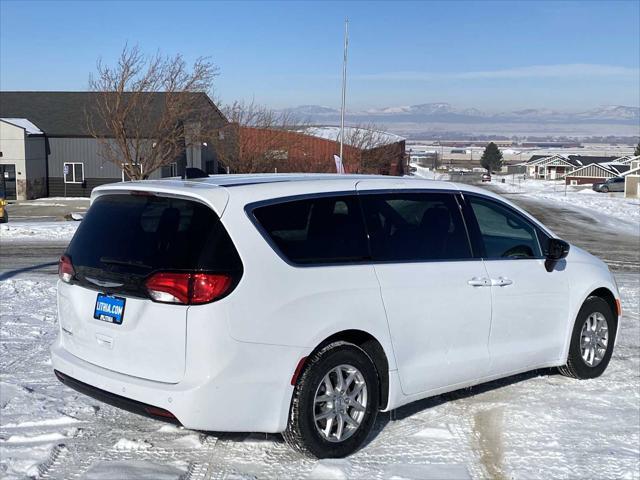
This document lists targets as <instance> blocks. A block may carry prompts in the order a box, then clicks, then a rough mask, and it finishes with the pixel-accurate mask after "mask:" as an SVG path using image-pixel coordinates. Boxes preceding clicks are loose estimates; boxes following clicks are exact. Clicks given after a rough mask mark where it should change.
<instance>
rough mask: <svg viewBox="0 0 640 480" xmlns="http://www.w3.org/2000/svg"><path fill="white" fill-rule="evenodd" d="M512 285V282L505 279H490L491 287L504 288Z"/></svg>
mask: <svg viewBox="0 0 640 480" xmlns="http://www.w3.org/2000/svg"><path fill="white" fill-rule="evenodd" d="M512 284H513V280H510V279H508V278H506V277H498V278H497V279H495V278H492V279H491V285H493V286H496V287H506V286H507V285H512Z"/></svg>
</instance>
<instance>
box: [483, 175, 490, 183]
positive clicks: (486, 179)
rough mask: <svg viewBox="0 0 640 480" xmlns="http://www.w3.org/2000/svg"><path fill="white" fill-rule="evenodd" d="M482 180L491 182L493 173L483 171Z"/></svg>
mask: <svg viewBox="0 0 640 480" xmlns="http://www.w3.org/2000/svg"><path fill="white" fill-rule="evenodd" d="M482 181H483V182H490V181H491V175H490V174H488V173H483V174H482Z"/></svg>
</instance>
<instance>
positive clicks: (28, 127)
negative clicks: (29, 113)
mask: <svg viewBox="0 0 640 480" xmlns="http://www.w3.org/2000/svg"><path fill="white" fill-rule="evenodd" d="M0 120H2V121H3V122H7V123H10V124H11V125H14V126H16V127H20V128H24V130H25V131H26V132H27V135H43V134H44V132H43V131H42V130H40V129H39V128H38V127H36V126H35V125H34V124H33V123H31V122H30V121H29V120H27V119H26V118H0Z"/></svg>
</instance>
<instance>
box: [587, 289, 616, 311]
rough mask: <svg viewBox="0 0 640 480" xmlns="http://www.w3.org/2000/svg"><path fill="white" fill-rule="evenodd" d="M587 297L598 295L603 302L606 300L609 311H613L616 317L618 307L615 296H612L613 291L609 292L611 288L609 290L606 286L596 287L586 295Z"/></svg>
mask: <svg viewBox="0 0 640 480" xmlns="http://www.w3.org/2000/svg"><path fill="white" fill-rule="evenodd" d="M589 297H600V298H601V299H603V300H604V301H605V302H607V304H608V305H609V308H610V309H611V313H613V314H614V315H615V316H616V317H617V316H618V307H617V305H616V297H614V295H613V293H611V290H609V289H608V288H604V287H602V288H598V289H597V290H594V291H593V292H591V293H590V294H589V295H588V296H587V298H589Z"/></svg>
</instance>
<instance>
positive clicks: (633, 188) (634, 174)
mask: <svg viewBox="0 0 640 480" xmlns="http://www.w3.org/2000/svg"><path fill="white" fill-rule="evenodd" d="M629 165H631V170H629V171H628V172H626V173H625V174H624V196H625V197H627V198H640V156H636V157H633V158H632V159H630V161H629Z"/></svg>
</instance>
